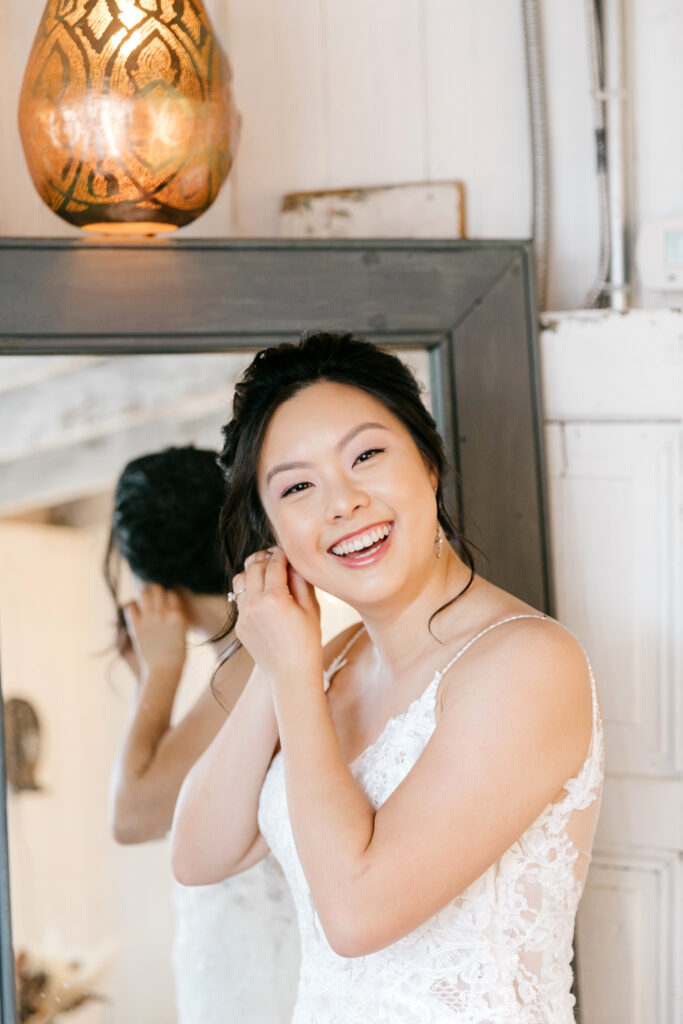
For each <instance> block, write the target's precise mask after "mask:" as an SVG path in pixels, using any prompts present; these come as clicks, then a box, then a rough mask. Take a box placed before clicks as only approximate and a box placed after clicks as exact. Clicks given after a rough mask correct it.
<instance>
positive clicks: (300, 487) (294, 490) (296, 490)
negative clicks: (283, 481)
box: [280, 481, 311, 498]
mask: <svg viewBox="0 0 683 1024" xmlns="http://www.w3.org/2000/svg"><path fill="white" fill-rule="evenodd" d="M310 486H311V485H310V484H309V483H307V482H306V481H302V482H301V483H299V484H292V486H291V487H288V488H287V490H286V491H283V492H282V494H281V495H280V497H281V498H286V497H287V495H288V494H298V493H299V491H305V490H306V489H307V488H308V487H310Z"/></svg>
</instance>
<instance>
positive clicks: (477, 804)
mask: <svg viewBox="0 0 683 1024" xmlns="http://www.w3.org/2000/svg"><path fill="white" fill-rule="evenodd" d="M224 437H225V445H224V449H223V452H222V455H221V459H220V461H221V465H222V467H223V469H224V471H225V472H226V475H228V476H229V479H230V489H229V497H228V499H227V501H226V505H225V509H224V517H223V528H224V534H225V546H226V550H227V553H228V557H229V561H230V565H231V569H232V571H234V572H235V573H236V575H235V578H234V587H235V594H236V596H237V605H238V609H239V616H238V621H237V635H238V636H239V638H240V639H241V641H242V642H243V644H244V645H245V647H246V648H247V650H248V651H249V653H250V654H251V656H252V657H253V659H254V661H255V663H256V666H257V669H256V671H255V673H254V675H253V676H252V677H251V679H250V681H249V683H248V684H247V687H246V688H245V690H244V692H243V695H242V697H241V698H240V700H239V701H238V704H237V706H236V707H235V710H234V712H233V714H232V715H231V717H230V719H229V720H228V722H227V723H226V725H225V726H224V727H223V729H222V730H221V732H220V733H219V734H218V736H217V737H216V739H215V741H214V742H213V744H212V745H211V746H210V747H209V749H208V750H207V751H206V753H205V754H204V756H203V757H202V758H201V759H200V761H199V762H197V764H196V765H195V767H194V769H193V770H192V772H191V773H190V775H189V776H188V777H187V779H186V781H185V783H184V786H183V789H182V791H181V795H180V798H179V802H178V806H177V809H176V817H175V822H174V843H173V845H174V853H173V859H174V870H175V872H176V875H177V877H178V878H179V879H180V880H181V881H184V882H186V883H188V884H200V883H203V882H210V881H215V880H217V879H218V878H221V877H226V876H227V875H231V874H236V873H239V872H240V871H243V870H244V869H245V868H247V867H249V866H250V865H251V864H253V863H255V862H256V861H258V860H259V859H260V858H261V857H263V856H265V854H266V853H267V851H268V849H269V848H270V849H272V851H273V852H274V854H275V855H276V857H277V858H278V860H279V861H280V863H281V864H282V867H283V869H284V871H285V875H286V876H287V879H288V881H289V884H290V886H291V888H292V892H293V895H294V899H295V902H296V905H297V913H298V919H299V928H300V932H301V937H302V954H303V960H302V967H301V976H300V983H299V989H298V995H297V1004H296V1008H295V1013H294V1018H293V1022H294V1024H313V1022H314V1021H325V1024H341V1022H344V1024H361V1022H365V1021H367V1020H373V1021H382V1020H384V1021H387V1022H389V1021H390V1022H392V1024H399V1022H406V1024H408V1022H418V1021H419V1022H421V1024H429V1022H437V1021H439V1022H445V1021H454V1022H455V1021H458V1022H459V1024H483V1022H486V1024H511V1022H513V1021H514V1022H527V1021H529V1022H530V1021H541V1020H543V1021H548V1022H550V1021H553V1022H555V1024H569V1022H571V1021H573V1011H572V1007H573V1003H574V997H573V995H572V994H571V992H570V989H571V982H572V972H571V968H570V960H571V946H572V934H573V926H574V918H575V914H576V909H577V905H578V901H579V898H580V895H581V892H582V889H583V886H584V883H585V878H586V870H587V866H588V862H589V860H590V856H591V848H592V842H593V836H594V831H595V825H596V820H597V814H598V809H599V805H600V796H601V791H602V778H603V735H602V720H601V715H600V708H599V703H598V699H597V691H596V686H595V681H594V679H593V675H592V671H591V668H590V665H589V664H588V662H587V659H586V657H585V654H584V652H583V649H582V647H581V645H580V644H579V643H578V641H577V640H576V639H575V638H574V637H573V636H572V635H571V634H570V633H569V632H568V631H567V630H566V629H565V628H564V627H563V626H561V625H560V624H559V623H557V622H556V621H554V620H553V619H551V618H549V617H548V616H547V615H545V614H543V613H542V612H539V611H538V610H537V609H535V608H534V607H533V606H531V605H529V604H526V603H525V602H523V601H521V600H519V599H518V598H516V597H514V596H513V595H512V594H511V593H508V592H506V591H504V590H502V589H500V588H499V587H497V586H495V585H493V584H492V583H490V582H489V581H487V580H486V579H484V578H483V577H482V576H481V575H479V574H476V573H475V572H474V568H473V565H472V560H471V557H470V555H469V549H468V546H467V542H466V541H465V540H464V538H463V537H462V536H461V535H460V534H459V532H458V531H457V530H456V528H455V526H454V524H453V521H452V520H451V518H450V517H449V515H448V512H447V510H446V508H445V506H444V501H443V490H442V488H443V484H444V479H445V474H446V462H445V457H444V454H443V447H442V443H441V440H440V438H439V435H438V432H437V430H436V426H435V423H434V421H433V419H432V418H431V416H430V415H429V413H428V412H427V410H426V409H425V408H424V406H423V404H422V402H421V400H420V393H419V389H418V386H417V384H416V382H415V381H414V379H413V378H412V376H411V374H410V372H409V371H408V370H407V369H406V367H405V366H404V365H403V364H402V363H401V362H400V361H399V360H398V359H397V358H396V357H394V356H392V355H389V354H388V353H386V352H383V351H382V350H381V349H378V348H376V347H375V346H373V345H370V344H369V343H367V342H364V341H362V340H361V339H358V338H355V337H354V336H352V335H332V334H319V335H312V336H310V337H307V338H304V339H303V340H302V341H301V342H300V344H299V345H281V346H278V347H277V348H274V349H270V350H266V351H262V352H260V353H259V354H258V355H257V356H256V358H255V359H254V361H253V362H252V364H251V365H250V367H249V368H248V370H247V371H246V373H245V375H244V377H243V379H242V381H241V382H240V383H239V384H238V385H237V388H236V392H235V400H234V404H233V418H232V420H231V421H230V423H229V424H228V425H227V426H226V427H225V428H224ZM351 569H353V570H354V571H349V570H351ZM314 587H319V588H320V589H322V590H325V591H327V592H329V593H331V594H333V595H334V596H335V597H338V598H341V599H342V600H344V601H346V602H347V603H349V604H350V605H352V606H353V607H354V608H355V609H356V610H357V611H358V612H359V614H360V615H361V618H362V626H361V628H360V629H358V628H357V627H354V629H353V630H352V631H347V632H346V633H345V634H342V635H340V637H338V638H337V639H336V640H334V641H332V642H331V644H330V645H328V646H327V647H326V648H325V649H323V647H322V643H321V634H320V623H319V610H318V606H317V601H316V598H315V591H314ZM475 644H476V646H475ZM323 681H324V685H322V684H323ZM229 774H234V775H235V777H237V776H239V778H240V779H241V787H240V788H239V791H237V790H236V791H234V792H232V793H230V794H229V795H228V796H226V794H225V791H224V786H223V783H222V780H223V779H224V778H225V777H226V776H227V775H229ZM226 801H228V802H229V807H226Z"/></svg>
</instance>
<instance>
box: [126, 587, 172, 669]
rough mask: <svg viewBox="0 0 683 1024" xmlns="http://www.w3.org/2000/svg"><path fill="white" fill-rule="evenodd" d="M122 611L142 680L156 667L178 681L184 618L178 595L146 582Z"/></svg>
mask: <svg viewBox="0 0 683 1024" xmlns="http://www.w3.org/2000/svg"><path fill="white" fill-rule="evenodd" d="M123 613H124V616H125V619H126V626H127V627H128V633H129V635H130V638H131V641H132V644H133V650H134V653H135V656H136V658H137V661H138V664H139V666H140V671H139V678H140V681H141V682H143V683H144V682H145V681H146V679H147V678H148V677H149V675H150V674H151V673H153V672H155V671H157V670H158V671H160V672H163V673H164V674H168V675H169V676H173V677H174V678H175V679H176V680H177V681H180V676H181V673H182V670H183V665H184V664H185V655H186V646H185V634H186V632H187V618H186V616H185V612H184V610H183V605H182V602H181V600H180V598H179V597H178V595H177V594H176V593H175V592H174V591H172V590H166V589H165V588H164V587H162V586H160V585H159V584H157V583H146V584H145V585H144V586H143V588H142V591H141V593H140V597H139V599H138V600H137V601H132V602H131V603H130V604H127V605H126V606H125V607H124V609H123Z"/></svg>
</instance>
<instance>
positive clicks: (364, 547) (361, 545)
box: [328, 523, 394, 568]
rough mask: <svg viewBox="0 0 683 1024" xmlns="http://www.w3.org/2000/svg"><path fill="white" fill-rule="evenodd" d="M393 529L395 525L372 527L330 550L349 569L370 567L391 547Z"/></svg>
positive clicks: (342, 541) (384, 524)
mask: <svg viewBox="0 0 683 1024" xmlns="http://www.w3.org/2000/svg"><path fill="white" fill-rule="evenodd" d="M393 528H394V524H393V523H382V524H381V525H379V526H373V527H370V529H368V530H365V531H363V532H362V533H361V532H358V533H356V534H352V535H351V536H350V537H347V538H345V539H344V540H341V541H338V542H337V543H336V544H334V545H333V546H332V547H331V548H329V549H328V550H329V552H330V554H332V555H334V556H335V557H336V558H338V559H339V560H340V561H343V562H344V563H345V564H346V565H348V567H349V568H351V567H352V566H353V567H356V568H359V567H361V566H364V565H369V564H371V563H373V562H375V561H376V560H377V559H378V558H379V557H381V556H382V555H383V554H384V552H385V551H386V549H387V548H388V547H389V543H390V537H391V533H392V530H393Z"/></svg>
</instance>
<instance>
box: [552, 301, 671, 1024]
mask: <svg viewBox="0 0 683 1024" xmlns="http://www.w3.org/2000/svg"><path fill="white" fill-rule="evenodd" d="M682 332H683V317H680V316H679V317H678V318H676V317H675V316H673V315H671V314H662V317H661V320H659V321H657V315H656V314H654V321H653V314H652V313H649V314H647V316H646V315H645V314H644V313H638V312H634V313H631V314H629V315H628V316H626V317H622V316H615V315H612V314H599V315H596V314H592V315H590V316H588V315H583V316H581V315H578V316H570V315H567V316H565V317H562V318H560V319H559V320H555V322H554V325H553V331H552V333H551V332H547V333H545V334H544V335H543V336H542V352H543V364H544V391H545V397H546V408H545V416H546V424H545V438H546V463H547V468H548V483H549V503H550V516H551V536H552V546H553V560H554V565H555V593H556V601H557V617H558V618H559V619H560V620H561V621H562V622H564V623H565V624H566V625H567V626H568V627H569V628H570V629H572V630H573V631H574V632H575V633H576V635H577V636H578V637H579V639H580V640H581V642H582V643H583V645H584V647H585V648H586V651H587V653H588V655H589V657H590V659H591V662H592V664H593V667H594V670H595V675H596V679H597V682H598V688H599V693H600V699H601V703H602V711H603V718H604V722H605V741H606V782H605V789H604V794H603V801H602V810H601V815H600V821H599V825H598V831H597V835H596V840H595V845H594V849H593V862H592V865H591V869H590V872H589V875H588V880H587V883H586V889H585V891H584V896H583V898H582V902H581V906H580V910H579V917H578V924H577V957H578V978H579V1006H580V1015H581V1016H580V1019H581V1024H614V1022H616V1021H618V1022H619V1024H636V1022H638V1024H640V1022H642V1024H680V1022H681V1020H682V1019H683V1017H682V1011H683V1004H682V1002H681V999H682V993H681V979H682V978H683V952H682V950H683V936H682V932H683V679H682V659H681V653H682V651H681V647H682V643H681V640H682V636H681V634H682V630H681V611H682V604H683V602H682V600H681V598H682V592H683V588H682V583H683V574H682V573H681V515H682V511H683V509H682V507H681V476H682V473H681V467H682V457H683V431H682V425H683V424H682V417H681V406H682V405H683V389H682V388H681V334H682ZM568 379H573V380H574V381H575V383H576V386H575V388H574V389H571V390H570V389H568V388H567V380H568ZM639 380H641V381H642V382H643V384H644V387H642V388H639V387H638V381H639ZM629 390H631V393H632V402H631V403H629V401H628V392H629ZM572 395H575V399H574V400H572ZM631 410H633V411H631Z"/></svg>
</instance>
